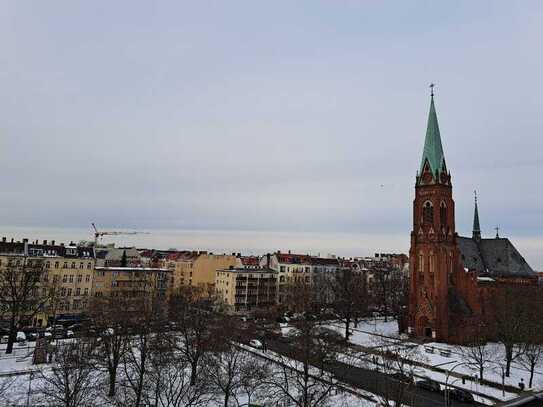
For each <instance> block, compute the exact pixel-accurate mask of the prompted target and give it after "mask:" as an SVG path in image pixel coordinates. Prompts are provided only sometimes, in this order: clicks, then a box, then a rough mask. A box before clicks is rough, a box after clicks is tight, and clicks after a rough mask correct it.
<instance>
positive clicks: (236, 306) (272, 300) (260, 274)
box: [215, 266, 278, 313]
mask: <svg viewBox="0 0 543 407" xmlns="http://www.w3.org/2000/svg"><path fill="white" fill-rule="evenodd" d="M277 274H278V273H277V271H275V270H271V269H268V268H260V267H259V266H246V267H240V268H235V267H233V266H232V267H230V268H228V269H220V270H217V273H216V278H215V290H216V293H217V296H218V299H219V300H220V301H221V302H222V303H223V304H224V305H225V306H226V307H227V309H228V311H229V312H232V313H239V312H250V311H254V310H257V309H264V308H269V307H273V306H274V305H276V301H277Z"/></svg>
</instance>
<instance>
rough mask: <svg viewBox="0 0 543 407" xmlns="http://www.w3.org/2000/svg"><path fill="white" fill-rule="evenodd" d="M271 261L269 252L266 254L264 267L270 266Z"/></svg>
mask: <svg viewBox="0 0 543 407" xmlns="http://www.w3.org/2000/svg"><path fill="white" fill-rule="evenodd" d="M270 263H271V255H270V254H269V253H267V254H266V268H268V269H269V268H270Z"/></svg>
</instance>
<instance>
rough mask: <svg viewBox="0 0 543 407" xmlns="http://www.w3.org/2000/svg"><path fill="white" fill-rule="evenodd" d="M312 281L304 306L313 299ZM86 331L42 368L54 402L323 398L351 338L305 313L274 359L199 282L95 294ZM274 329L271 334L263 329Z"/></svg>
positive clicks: (171, 404)
mask: <svg viewBox="0 0 543 407" xmlns="http://www.w3.org/2000/svg"><path fill="white" fill-rule="evenodd" d="M312 293H313V291H312V290H309V289H308V287H306V288H304V289H303V291H302V292H298V294H299V295H297V296H296V301H297V304H296V305H295V306H296V307H297V308H296V309H297V310H299V311H300V312H305V311H307V310H309V309H310V308H312V307H313V306H314V301H313V299H314V296H313V294H312ZM91 314H92V321H93V325H92V326H91V327H89V332H87V334H82V335H81V337H80V338H77V339H75V340H71V341H68V340H67V341H64V343H62V344H60V342H59V345H58V346H57V347H56V348H55V349H54V350H53V358H52V364H51V365H46V366H44V367H43V370H42V373H41V374H40V377H39V381H38V382H39V385H38V386H37V388H36V389H35V391H36V392H37V394H38V395H39V397H40V398H41V399H43V400H46V401H47V402H49V403H50V404H52V405H58V406H66V407H68V406H69V407H77V406H86V405H96V404H99V403H98V402H97V400H100V403H102V404H104V405H115V406H119V407H123V406H143V405H145V406H147V405H149V406H162V407H166V406H168V407H180V406H187V407H190V406H205V405H223V406H225V407H228V406H239V407H241V406H248V405H249V404H250V403H252V402H254V401H255V400H257V399H258V400H260V401H266V402H268V403H270V404H273V405H279V404H280V403H285V402H288V403H290V405H296V406H299V407H310V406H324V405H326V404H327V401H328V400H329V399H330V397H331V396H332V395H333V394H334V393H335V390H336V389H337V384H336V383H335V381H334V380H333V379H332V378H331V377H330V376H329V375H327V374H326V373H325V371H324V364H325V362H326V361H329V360H334V359H335V358H336V354H337V352H339V350H340V348H341V346H342V345H343V341H342V337H341V335H338V334H336V333H334V332H332V331H329V330H323V329H320V327H319V325H318V323H317V322H316V321H314V320H312V319H301V320H298V321H296V324H295V328H293V329H292V331H291V333H290V335H289V336H290V338H289V339H290V341H289V344H288V346H287V347H286V348H285V351H284V352H282V354H277V355H276V356H274V359H273V363H270V361H267V360H265V359H262V358H261V357H256V356H254V355H252V354H251V352H250V351H248V348H246V347H244V346H243V345H242V343H244V342H246V341H247V340H249V339H250V338H254V336H253V335H252V334H251V333H249V332H248V331H247V330H244V329H242V328H243V327H242V326H241V322H240V321H239V319H238V318H232V317H228V316H225V315H221V314H216V313H214V312H213V311H212V309H210V307H209V302H208V301H207V299H205V297H203V296H202V292H201V291H199V290H197V289H192V288H187V289H185V290H182V291H181V292H180V293H179V294H177V295H175V296H172V297H171V298H168V299H166V298H163V297H153V296H148V297H145V298H138V299H132V298H123V297H112V298H96V299H95V300H94V301H93V303H92V307H91ZM264 336H265V335H264Z"/></svg>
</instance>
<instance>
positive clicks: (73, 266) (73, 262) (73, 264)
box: [72, 261, 75, 269]
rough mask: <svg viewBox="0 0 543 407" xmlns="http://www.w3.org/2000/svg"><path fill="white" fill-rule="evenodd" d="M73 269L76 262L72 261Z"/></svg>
mask: <svg viewBox="0 0 543 407" xmlns="http://www.w3.org/2000/svg"><path fill="white" fill-rule="evenodd" d="M72 268H73V269H74V268H75V261H72Z"/></svg>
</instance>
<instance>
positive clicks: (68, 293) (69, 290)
mask: <svg viewBox="0 0 543 407" xmlns="http://www.w3.org/2000/svg"><path fill="white" fill-rule="evenodd" d="M67 295H68V297H71V296H72V289H71V288H68V292H67Z"/></svg>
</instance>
